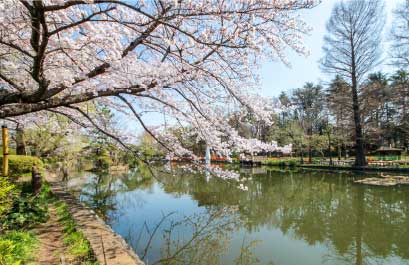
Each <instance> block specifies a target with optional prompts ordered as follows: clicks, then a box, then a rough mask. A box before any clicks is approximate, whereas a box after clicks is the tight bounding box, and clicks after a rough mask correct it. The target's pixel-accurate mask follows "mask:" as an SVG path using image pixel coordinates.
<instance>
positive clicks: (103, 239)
mask: <svg viewBox="0 0 409 265" xmlns="http://www.w3.org/2000/svg"><path fill="white" fill-rule="evenodd" d="M47 175H48V176H46V179H47V181H48V182H49V183H50V186H51V191H52V192H53V194H54V195H55V196H57V197H58V198H59V199H60V200H61V201H63V202H65V203H66V204H67V205H68V208H69V210H70V213H71V215H72V218H73V219H74V221H75V223H76V225H77V229H78V230H80V231H81V232H82V233H83V234H84V236H85V237H86V238H87V240H88V241H89V242H90V245H91V248H92V250H93V251H94V254H95V257H96V259H97V260H98V262H99V264H101V265H144V263H143V262H142V261H141V260H140V259H139V257H138V256H137V255H136V254H135V252H133V250H132V249H131V248H130V247H129V245H128V244H127V243H126V242H125V240H124V239H123V238H122V237H121V236H119V235H117V234H115V232H114V231H112V229H111V228H110V227H109V226H108V225H107V224H106V223H105V222H104V221H103V220H102V219H101V218H99V217H98V216H97V215H96V214H95V213H94V212H93V211H92V210H91V209H90V208H88V207H86V206H84V205H83V204H81V203H80V202H79V201H78V200H77V199H76V198H75V197H74V196H73V195H71V194H70V193H69V192H67V191H65V189H64V187H63V185H62V184H61V183H60V182H58V181H56V178H55V177H52V176H50V175H51V174H47Z"/></svg>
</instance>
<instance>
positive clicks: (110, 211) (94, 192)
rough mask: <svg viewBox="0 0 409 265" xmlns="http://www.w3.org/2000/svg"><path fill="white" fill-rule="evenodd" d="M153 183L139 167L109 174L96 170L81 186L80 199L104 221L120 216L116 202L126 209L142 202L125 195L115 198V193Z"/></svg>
mask: <svg viewBox="0 0 409 265" xmlns="http://www.w3.org/2000/svg"><path fill="white" fill-rule="evenodd" d="M153 183H154V180H153V178H152V177H151V176H150V175H149V173H148V172H147V171H146V170H144V169H141V168H138V169H136V170H133V171H131V172H127V173H122V174H119V175H118V174H116V175H113V174H110V173H108V172H96V173H95V174H94V175H93V177H91V178H90V179H89V181H88V182H87V183H86V184H85V185H84V186H83V189H82V191H81V200H82V201H84V202H85V203H86V204H87V205H88V206H89V207H91V208H92V209H93V210H94V211H95V212H96V213H97V214H98V216H100V217H101V218H102V219H104V221H106V222H108V223H110V221H112V220H114V219H117V218H119V217H120V213H119V211H118V210H117V209H118V207H117V206H118V204H119V203H122V204H126V205H127V207H125V208H127V209H129V208H130V206H131V204H132V203H142V202H143V199H142V198H141V200H139V201H138V200H135V198H128V199H127V198H126V195H125V196H123V197H122V198H121V200H120V201H118V200H117V198H116V195H117V194H118V193H123V192H126V191H131V190H134V189H136V188H138V189H150V188H151V187H152V185H153Z"/></svg>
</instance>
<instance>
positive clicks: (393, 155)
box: [375, 146, 402, 161]
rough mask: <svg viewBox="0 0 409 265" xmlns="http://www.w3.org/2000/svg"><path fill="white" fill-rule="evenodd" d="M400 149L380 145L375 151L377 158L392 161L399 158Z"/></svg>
mask: <svg viewBox="0 0 409 265" xmlns="http://www.w3.org/2000/svg"><path fill="white" fill-rule="evenodd" d="M401 155H402V149H399V148H393V147H385V146H382V147H380V148H379V149H377V150H376V151H375V156H376V158H377V160H383V161H392V160H400V159H401Z"/></svg>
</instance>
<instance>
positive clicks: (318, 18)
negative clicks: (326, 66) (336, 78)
mask: <svg viewBox="0 0 409 265" xmlns="http://www.w3.org/2000/svg"><path fill="white" fill-rule="evenodd" d="M384 1H385V9H386V14H387V22H386V27H385V39H387V37H388V36H387V33H388V32H389V31H390V27H391V20H392V15H393V14H392V11H393V10H394V9H395V8H396V5H397V4H398V3H400V2H401V0H384ZM336 2H338V0H322V3H321V4H319V5H318V6H317V7H315V8H313V9H311V10H307V11H304V12H303V13H302V15H301V16H302V18H303V19H304V20H305V21H306V22H307V24H308V25H309V26H311V27H313V30H312V31H311V32H310V34H309V36H307V37H306V38H305V45H306V47H307V48H308V49H309V50H310V56H309V57H307V58H306V57H304V56H300V55H298V54H295V53H294V52H288V59H289V61H290V63H291V64H292V67H291V68H288V67H287V66H285V65H284V64H283V63H281V62H279V61H275V62H266V63H264V64H263V65H262V68H261V70H260V75H261V82H262V83H261V84H262V87H261V89H262V94H263V95H265V96H269V97H271V96H278V95H279V94H280V92H281V91H288V90H291V89H294V88H298V87H302V86H303V85H304V83H305V82H319V81H324V82H325V81H328V80H329V79H330V78H331V76H328V75H327V74H323V73H321V71H320V69H319V64H318V61H319V59H320V58H321V57H322V49H321V48H322V45H323V38H324V35H325V32H326V29H325V24H326V22H327V21H328V19H329V17H330V16H331V11H332V7H333V6H334V4H335V3H336ZM385 50H386V48H385ZM385 56H386V54H385ZM380 68H381V69H382V68H383V69H384V70H388V66H387V65H386V63H385V64H384V65H381V66H380Z"/></svg>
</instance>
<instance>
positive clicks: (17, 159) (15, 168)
mask: <svg viewBox="0 0 409 265" xmlns="http://www.w3.org/2000/svg"><path fill="white" fill-rule="evenodd" d="M0 163H1V164H2V163H3V157H2V156H1V157H0ZM33 166H37V167H38V168H40V169H43V168H44V164H43V162H42V161H41V159H39V158H38V157H35V156H21V155H9V171H10V175H11V176H16V175H21V174H25V173H30V172H31V170H32V168H33Z"/></svg>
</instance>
